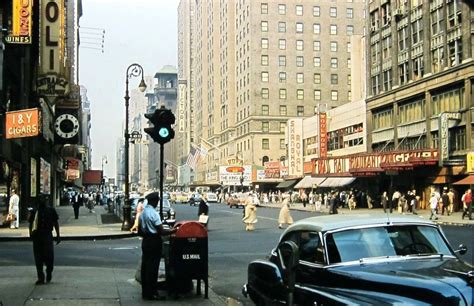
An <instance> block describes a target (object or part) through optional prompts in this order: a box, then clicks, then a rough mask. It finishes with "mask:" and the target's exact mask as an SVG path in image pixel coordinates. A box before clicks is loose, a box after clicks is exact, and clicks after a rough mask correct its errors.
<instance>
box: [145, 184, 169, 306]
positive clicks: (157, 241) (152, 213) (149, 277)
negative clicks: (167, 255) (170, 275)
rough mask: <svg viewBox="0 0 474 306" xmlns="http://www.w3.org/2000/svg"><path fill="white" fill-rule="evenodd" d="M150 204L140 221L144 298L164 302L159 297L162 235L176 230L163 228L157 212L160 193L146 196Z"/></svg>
mask: <svg viewBox="0 0 474 306" xmlns="http://www.w3.org/2000/svg"><path fill="white" fill-rule="evenodd" d="M146 199H147V201H148V204H147V205H146V206H145V208H144V210H143V212H142V214H141V215H140V219H139V226H138V228H139V235H141V236H142V237H143V240H142V266H141V279H142V298H143V299H144V300H163V299H165V297H164V296H160V295H158V269H159V267H160V260H161V249H162V241H161V236H162V235H169V234H172V233H174V232H176V229H172V230H166V229H164V228H163V224H162V222H161V218H160V215H159V214H158V212H157V211H156V206H157V205H158V202H159V199H160V197H159V194H158V192H152V193H150V194H149V195H147V196H146Z"/></svg>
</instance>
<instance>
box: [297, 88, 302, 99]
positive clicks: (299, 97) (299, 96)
mask: <svg viewBox="0 0 474 306" xmlns="http://www.w3.org/2000/svg"><path fill="white" fill-rule="evenodd" d="M296 100H304V90H303V89H297V90H296Z"/></svg>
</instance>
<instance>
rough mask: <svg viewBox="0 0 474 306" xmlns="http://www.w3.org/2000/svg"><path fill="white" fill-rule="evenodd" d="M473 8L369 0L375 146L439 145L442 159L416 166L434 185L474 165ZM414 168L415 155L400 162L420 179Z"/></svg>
mask: <svg viewBox="0 0 474 306" xmlns="http://www.w3.org/2000/svg"><path fill="white" fill-rule="evenodd" d="M473 8H474V6H473V4H472V1H469V0H430V1H426V0H425V1H421V0H410V1H409V0H398V1H393V0H392V1H372V2H371V3H369V18H368V20H367V25H368V29H369V31H370V32H369V35H367V46H368V47H367V50H368V52H367V58H368V61H367V62H368V67H367V70H368V79H367V82H368V88H367V91H368V96H369V97H368V99H367V108H368V115H367V120H368V127H369V135H370V137H369V139H368V149H369V150H370V151H373V152H386V151H401V152H406V153H407V154H408V153H410V152H413V151H414V150H420V151H427V150H431V151H432V154H433V157H435V160H437V163H436V165H431V166H426V167H424V169H423V171H420V172H416V175H418V176H422V177H423V179H424V180H420V179H418V182H420V181H423V182H426V186H427V185H428V184H450V183H452V182H454V181H455V179H456V178H457V177H456V176H458V175H462V174H465V173H466V172H468V170H466V168H465V167H464V165H466V154H467V153H468V152H469V151H471V150H472V146H473V134H472V122H473V121H472V120H473V115H472V107H473V98H472V91H473V89H474V61H473V60H472V59H473V30H474V29H473V26H472V23H471V22H469V20H470V19H472V15H473ZM407 156H408V155H407ZM405 168H406V169H405ZM410 169H413V165H412V163H407V164H406V166H404V167H401V168H400V169H398V170H407V171H402V172H400V175H402V174H403V173H408V174H410V175H411V177H413V178H414V179H415V180H416V178H415V176H414V174H413V172H411V171H410ZM458 178H461V177H460V176H459V177H458ZM406 183H407V184H408V183H412V181H411V180H406ZM413 183H414V182H413ZM428 194H429V193H428Z"/></svg>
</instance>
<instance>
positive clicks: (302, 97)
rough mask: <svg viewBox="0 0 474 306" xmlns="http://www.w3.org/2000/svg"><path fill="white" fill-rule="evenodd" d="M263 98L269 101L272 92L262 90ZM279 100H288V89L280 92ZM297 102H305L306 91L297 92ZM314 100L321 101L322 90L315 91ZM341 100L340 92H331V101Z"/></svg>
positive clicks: (282, 89) (350, 97) (349, 92)
mask: <svg viewBox="0 0 474 306" xmlns="http://www.w3.org/2000/svg"><path fill="white" fill-rule="evenodd" d="M261 97H262V99H265V100H268V99H269V98H270V91H269V89H268V88H262V90H261ZM278 98H279V99H280V100H286V99H288V93H287V90H286V88H280V89H279V90H278ZM351 99H352V96H351V91H350V90H349V91H348V92H347V100H348V101H351ZM296 100H305V94H304V89H297V90H296ZM313 100H314V101H321V100H322V98H321V90H320V89H314V90H313ZM338 100H339V91H338V90H331V101H338Z"/></svg>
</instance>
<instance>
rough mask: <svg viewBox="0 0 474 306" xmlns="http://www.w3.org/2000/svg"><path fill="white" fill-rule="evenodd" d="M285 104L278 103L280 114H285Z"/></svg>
mask: <svg viewBox="0 0 474 306" xmlns="http://www.w3.org/2000/svg"><path fill="white" fill-rule="evenodd" d="M286 114H287V113H286V105H280V116H286Z"/></svg>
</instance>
